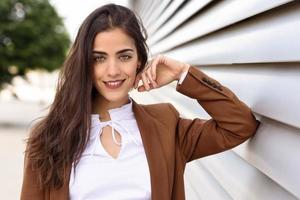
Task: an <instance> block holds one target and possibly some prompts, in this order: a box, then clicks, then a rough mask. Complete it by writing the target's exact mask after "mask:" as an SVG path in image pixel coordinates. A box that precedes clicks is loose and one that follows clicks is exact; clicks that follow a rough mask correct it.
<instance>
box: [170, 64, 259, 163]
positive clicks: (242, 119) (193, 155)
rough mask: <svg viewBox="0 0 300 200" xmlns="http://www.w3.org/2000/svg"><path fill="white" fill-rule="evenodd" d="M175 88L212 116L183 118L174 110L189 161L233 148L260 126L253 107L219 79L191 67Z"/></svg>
mask: <svg viewBox="0 0 300 200" xmlns="http://www.w3.org/2000/svg"><path fill="white" fill-rule="evenodd" d="M176 90H177V91H178V92H180V93H182V94H184V95H186V96H189V97H191V98H194V99H196V100H197V101H198V103H199V104H200V105H201V106H202V107H203V108H204V109H205V111H206V112H207V113H208V114H209V115H210V116H211V117H212V118H211V119H210V120H201V119H194V120H190V119H183V118H180V117H179V113H178V112H177V111H176V109H175V108H174V107H173V106H171V108H172V109H173V110H174V112H175V114H176V116H177V118H178V119H177V120H178V125H177V134H178V138H179V145H180V149H181V151H182V153H183V155H184V157H185V160H186V162H189V161H192V160H194V159H198V158H201V157H204V156H208V155H212V154H215V153H219V152H222V151H225V150H228V149H230V148H233V147H235V146H237V145H239V144H241V143H243V142H244V141H246V140H247V139H248V138H250V137H251V136H253V135H254V134H255V132H256V129H257V127H258V125H259V121H257V120H256V119H255V117H254V115H253V114H252V112H251V110H250V108H249V107H248V106H247V105H246V104H244V103H243V102H242V101H240V100H239V99H238V98H237V97H236V95H235V94H234V93H232V92H231V91H230V90H229V89H228V88H226V87H225V86H223V85H221V84H220V83H219V82H218V81H216V80H214V79H213V78H211V77H209V76H207V75H206V74H205V73H203V72H202V71H200V70H198V69H197V68H195V67H191V68H190V69H189V71H188V74H187V76H186V78H185V79H184V80H183V82H182V84H180V85H179V84H178V85H177V87H176Z"/></svg>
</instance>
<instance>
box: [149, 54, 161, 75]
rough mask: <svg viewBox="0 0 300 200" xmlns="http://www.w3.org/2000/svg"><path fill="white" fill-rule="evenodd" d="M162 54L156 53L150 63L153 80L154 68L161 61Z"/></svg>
mask: <svg viewBox="0 0 300 200" xmlns="http://www.w3.org/2000/svg"><path fill="white" fill-rule="evenodd" d="M161 59H162V56H161V55H158V56H157V57H156V58H155V59H154V60H153V62H152V64H151V73H152V77H153V79H154V80H156V69H157V65H158V64H159V63H160V62H161Z"/></svg>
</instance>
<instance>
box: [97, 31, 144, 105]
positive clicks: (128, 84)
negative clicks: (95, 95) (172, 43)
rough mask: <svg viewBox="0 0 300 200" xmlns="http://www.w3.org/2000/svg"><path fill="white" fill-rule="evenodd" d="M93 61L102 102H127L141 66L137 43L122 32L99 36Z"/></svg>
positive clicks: (107, 32)
mask: <svg viewBox="0 0 300 200" xmlns="http://www.w3.org/2000/svg"><path fill="white" fill-rule="evenodd" d="M93 60H94V62H93V69H94V73H93V84H94V86H95V88H96V89H97V91H98V92H99V94H100V95H99V96H100V99H101V101H106V102H107V103H108V102H109V103H114V104H118V103H119V102H120V103H124V102H128V97H129V96H128V92H129V91H130V89H131V88H132V87H133V84H134V81H135V77H136V70H137V66H138V65H139V64H140V62H139V61H138V55H137V50H136V47H135V43H134V40H133V39H132V38H131V37H129V36H128V35H127V34H126V33H125V32H124V31H123V30H122V29H120V28H113V29H110V30H107V31H104V32H100V33H98V34H97V35H96V37H95V40H94V44H93Z"/></svg>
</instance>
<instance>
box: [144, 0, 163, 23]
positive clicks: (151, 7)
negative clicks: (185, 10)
mask: <svg viewBox="0 0 300 200" xmlns="http://www.w3.org/2000/svg"><path fill="white" fill-rule="evenodd" d="M159 2H160V1H159V0H153V1H149V5H148V6H146V7H145V11H144V14H143V15H142V20H143V21H145V22H147V21H148V20H149V18H150V17H151V16H152V13H153V12H154V11H155V10H156V9H157V5H158V3H159ZM144 24H145V23H144Z"/></svg>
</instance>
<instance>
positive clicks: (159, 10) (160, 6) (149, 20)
mask: <svg viewBox="0 0 300 200" xmlns="http://www.w3.org/2000/svg"><path fill="white" fill-rule="evenodd" d="M169 3H171V2H170V0H163V1H158V4H157V7H155V10H154V11H153V12H152V13H150V16H148V18H146V17H145V18H144V20H143V22H144V26H145V27H149V26H150V25H151V23H153V22H154V21H155V20H157V18H159V16H160V15H161V14H162V13H163V12H164V10H165V9H166V8H167V6H168V5H169Z"/></svg>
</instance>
